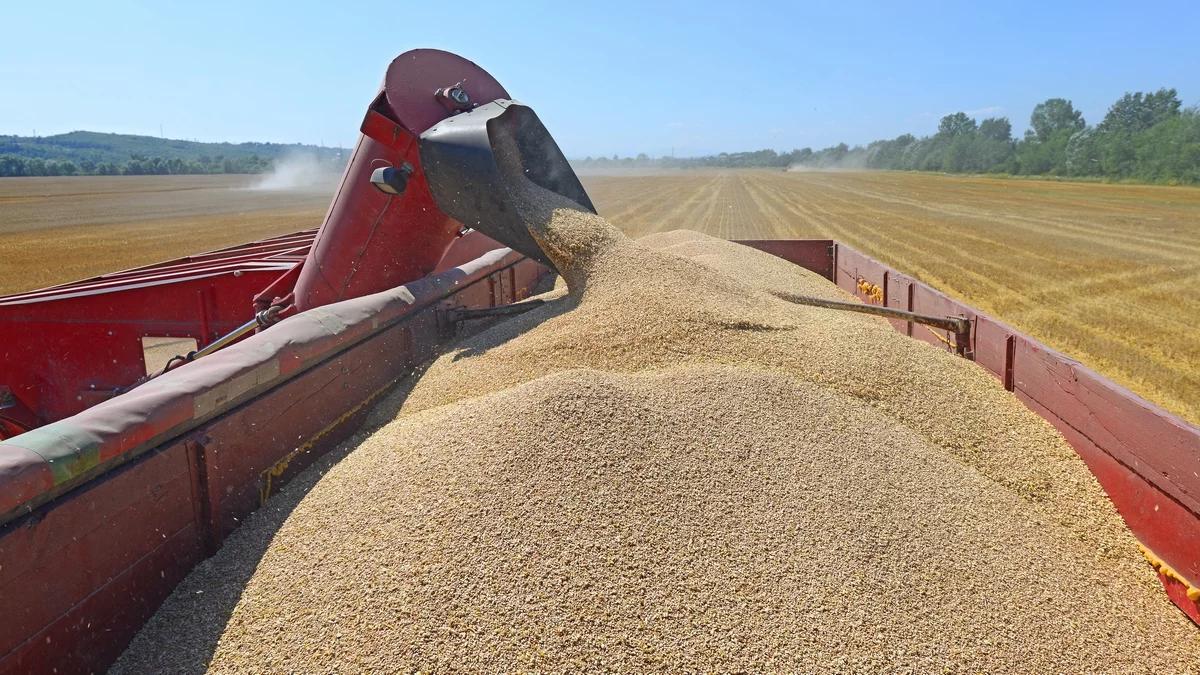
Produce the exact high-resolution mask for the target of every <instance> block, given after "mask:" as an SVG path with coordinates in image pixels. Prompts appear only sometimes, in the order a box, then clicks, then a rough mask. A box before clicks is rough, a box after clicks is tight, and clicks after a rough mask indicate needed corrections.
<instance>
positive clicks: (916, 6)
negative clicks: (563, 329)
mask: <svg viewBox="0 0 1200 675" xmlns="http://www.w3.org/2000/svg"><path fill="white" fill-rule="evenodd" d="M414 47H438V48H442V49H448V50H451V51H455V52H458V53H460V54H462V55H464V56H466V57H467V58H470V59H472V60H473V61H475V62H477V63H479V64H480V65H481V66H483V67H484V68H485V69H487V70H488V71H490V72H491V73H492V74H493V75H494V76H496V78H497V79H499V80H500V81H501V82H502V83H503V84H504V85H505V87H506V88H507V89H508V90H509V92H510V93H512V94H513V95H514V96H515V97H516V98H518V99H520V100H522V101H524V102H526V103H529V104H531V105H533V106H534V108H535V109H537V111H538V113H539V115H540V116H541V117H542V119H543V120H544V121H545V122H546V125H547V126H548V127H549V128H550V130H551V132H552V133H553V134H554V135H555V137H556V138H557V139H558V141H559V144H560V145H561V146H562V147H563V149H564V150H565V151H566V152H567V154H568V155H569V156H572V157H582V156H584V155H596V154H612V153H620V154H623V155H624V154H634V153H637V152H646V153H649V154H652V155H659V154H667V153H669V152H671V151H672V149H673V150H674V152H675V153H676V154H677V155H695V154H704V153H711V152H720V151H736V150H749V149H758V148H764V147H770V148H775V149H778V150H787V149H791V148H797V147H804V146H812V147H823V146H826V145H831V144H834V143H837V142H840V141H846V142H849V143H851V144H853V143H863V142H867V141H870V140H873V139H876V138H883V137H893V136H896V135H898V134H901V133H905V132H912V133H917V134H927V133H930V132H931V131H933V130H934V129H935V128H936V125H937V120H938V118H939V117H940V116H941V115H944V114H946V113H950V112H954V111H958V110H964V111H967V112H969V113H971V114H973V115H976V116H979V117H985V116H990V115H1004V116H1007V117H1009V118H1010V119H1011V120H1012V121H1013V124H1014V127H1015V129H1016V131H1017V132H1018V133H1019V132H1020V131H1022V130H1023V129H1024V128H1025V126H1026V123H1027V121H1028V118H1029V112H1030V110H1031V109H1032V108H1033V106H1034V104H1036V103H1037V102H1038V101H1041V100H1043V99H1046V98H1049V97H1053V96H1062V97H1065V98H1069V99H1072V100H1073V101H1074V102H1075V104H1076V106H1077V107H1079V108H1080V109H1081V110H1082V111H1083V112H1084V115H1085V117H1086V118H1087V119H1088V121H1089V122H1095V121H1098V120H1099V119H1100V118H1101V117H1103V115H1104V112H1105V110H1106V109H1107V107H1108V105H1109V104H1110V103H1111V102H1112V101H1113V100H1114V99H1116V98H1117V97H1118V96H1120V95H1121V94H1122V93H1123V92H1125V91H1129V90H1148V89H1156V88H1158V87H1162V86H1173V87H1176V88H1177V89H1178V90H1179V92H1180V96H1181V97H1182V98H1183V100H1184V103H1185V104H1186V105H1195V104H1197V103H1200V2H1196V1H1195V0H1192V1H1191V2H1158V3H1132V2H1112V3H1110V2H1045V1H1043V2H1028V3H1027V2H991V3H984V2H962V3H949V2H946V3H940V2H939V3H921V2H907V3H899V2H897V3H887V2H855V1H853V0H845V1H842V2H833V3H775V2H747V1H742V2H720V3H713V4H711V5H710V4H706V3H702V2H698V1H696V0H693V1H691V2H649V1H646V2H631V3H625V2H617V1H615V0H609V1H605V2H598V3H591V2H579V1H566V2H564V1H562V0H560V1H558V2H519V1H516V0H505V1H492V2H486V3H472V2H456V3H450V2H445V0H431V1H427V2H407V1H403V0H392V1H391V2H379V1H378V0H375V1H374V2H336V3H334V2H329V3H320V2H306V1H304V0H292V1H290V2H252V1H250V0H246V1H245V2H241V3H237V2H220V1H213V2H188V3H182V2H171V1H170V0H157V1H156V2H121V1H119V0H111V1H106V2H74V1H66V2H64V1H59V2H36V3H35V2H18V1H17V0H12V1H10V2H5V3H3V4H2V5H0V133H7V134H21V135H28V134H30V133H31V132H32V131H33V130H34V129H36V130H37V133H38V134H39V135H49V134H53V133H61V132H65V131H70V130H73V129H89V130H96V131H113V132H121V133H140V134H150V135H157V134H158V133H159V128H160V125H161V127H162V130H163V132H164V134H165V135H166V136H168V137H172V138H195V139H198V140H204V141H220V140H230V141H235V142H238V141H276V142H305V143H324V144H326V145H350V144H352V143H353V142H354V141H355V139H356V137H357V125H358V124H359V122H360V121H361V119H362V115H363V111H364V110H365V108H366V105H367V103H368V102H369V101H370V99H371V97H372V95H373V94H374V93H375V91H376V87H377V86H378V83H379V81H380V79H381V77H382V75H383V72H384V69H385V67H386V66H387V63H388V62H389V61H390V60H391V59H392V58H393V57H394V56H395V55H396V54H398V53H400V52H402V51H404V50H407V49H411V48H414Z"/></svg>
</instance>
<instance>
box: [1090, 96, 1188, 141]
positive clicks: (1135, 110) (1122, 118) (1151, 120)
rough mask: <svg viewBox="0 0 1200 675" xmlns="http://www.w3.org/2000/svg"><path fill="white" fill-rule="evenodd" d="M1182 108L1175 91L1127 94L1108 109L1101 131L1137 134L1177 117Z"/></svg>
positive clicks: (1101, 124)
mask: <svg viewBox="0 0 1200 675" xmlns="http://www.w3.org/2000/svg"><path fill="white" fill-rule="evenodd" d="M1182 106H1183V103H1182V102H1181V101H1180V100H1179V95H1178V94H1177V93H1176V92H1175V90H1174V89H1159V90H1158V91H1156V92H1154V93H1152V94H1143V93H1142V92H1140V91H1139V92H1136V93H1132V94H1131V93H1128V92H1127V93H1126V94H1125V95H1124V96H1122V97H1121V98H1119V99H1117V102H1116V103H1114V104H1112V107H1110V108H1109V109H1108V114H1107V115H1105V116H1104V121H1103V122H1101V123H1100V130H1101V131H1105V132H1125V133H1133V134H1135V133H1138V132H1141V131H1145V130H1147V129H1149V128H1150V127H1152V126H1154V125H1156V124H1158V123H1160V122H1165V121H1166V120H1168V119H1170V118H1172V117H1175V116H1176V115H1178V114H1179V110H1180V108H1181V107H1182Z"/></svg>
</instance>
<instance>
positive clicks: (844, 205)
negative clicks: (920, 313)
mask: <svg viewBox="0 0 1200 675" xmlns="http://www.w3.org/2000/svg"><path fill="white" fill-rule="evenodd" d="M584 182H585V184H586V185H587V187H588V190H589V192H590V193H591V196H592V199H593V201H594V202H595V204H596V206H597V208H598V209H599V210H600V212H601V213H602V214H604V215H605V217H607V218H608V219H609V220H610V221H612V222H613V223H614V224H616V225H617V226H618V227H621V228H622V229H623V230H625V231H626V232H629V233H631V234H646V233H650V232H660V231H665V230H672V229H676V228H681V227H686V228H690V229H695V230H699V231H702V232H705V233H707V234H711V235H713V236H717V237H722V238H727V239H779V238H821V239H825V238H828V239H837V240H840V241H842V242H845V243H846V244H849V245H850V246H853V247H854V248H857V249H858V250H860V251H862V252H863V253H866V254H868V255H870V256H873V257H875V258H877V259H879V260H881V261H883V262H885V263H887V264H889V265H892V266H893V267H895V268H896V269H899V270H901V271H904V272H907V273H909V274H912V275H914V276H916V277H918V278H920V279H921V280H923V281H925V282H927V283H930V284H931V285H933V286H934V287H936V288H939V289H940V290H943V291H945V292H947V293H949V294H950V295H952V296H955V297H957V298H959V299H962V300H965V301H966V302H968V303H969V304H971V305H973V306H974V307H976V308H978V309H980V310H982V311H984V312H987V313H988V314H991V315H993V316H995V317H997V318H999V319H1001V320H1003V321H1005V322H1007V323H1009V324H1011V325H1013V326H1014V327H1016V328H1018V329H1020V330H1022V331H1025V332H1027V333H1029V334H1031V335H1033V336H1034V337H1036V338H1038V339H1040V340H1042V341H1044V342H1046V343H1047V344H1049V345H1050V346H1052V347H1054V348H1056V349H1059V350H1061V351H1063V352H1065V353H1066V354H1069V355H1071V356H1073V357H1075V358H1077V359H1079V360H1081V361H1083V362H1084V363H1086V364H1088V365H1089V366H1091V367H1092V368H1095V369H1096V370H1098V371H1100V372H1101V373H1104V374H1105V375H1107V376H1108V377H1110V378H1112V379H1113V380H1115V381H1117V382H1119V383H1121V384H1123V385H1125V386H1127V387H1129V388H1130V389H1132V390H1133V391H1135V392H1137V393H1138V394H1140V395H1141V396H1143V397H1145V398H1146V399H1148V400H1150V401H1153V402H1155V403H1158V404H1159V405H1161V406H1163V407H1165V408H1167V409H1168V410H1171V411H1172V412H1174V413H1176V414H1179V415H1182V416H1183V417H1185V418H1188V419H1190V420H1191V421H1193V422H1200V330H1197V328H1196V320H1197V318H1200V293H1197V292H1196V291H1195V289H1196V288H1198V287H1200V189H1196V188H1171V187H1157V186H1140V185H1103V184H1094V183H1066V182H1063V183H1057V182H1051V181H1032V180H1028V181H1027V180H1005V179H995V178H981V177H961V176H940V175H929V174H910V173H892V172H877V173H868V172H825V173H822V172H807V173H784V172H765V171H753V172H752V171H745V172H720V173H718V172H711V173H675V174H659V175H647V176H637V177H632V176H592V177H585V180H584Z"/></svg>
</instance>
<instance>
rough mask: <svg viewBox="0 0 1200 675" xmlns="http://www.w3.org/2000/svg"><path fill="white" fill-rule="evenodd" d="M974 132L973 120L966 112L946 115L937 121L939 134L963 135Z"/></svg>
mask: <svg viewBox="0 0 1200 675" xmlns="http://www.w3.org/2000/svg"><path fill="white" fill-rule="evenodd" d="M973 133H975V120H974V118H971V117H968V116H967V114H966V113H962V112H956V113H954V114H953V115H946V116H945V117H943V118H942V119H941V121H940V122H938V135H939V136H963V135H966V134H973Z"/></svg>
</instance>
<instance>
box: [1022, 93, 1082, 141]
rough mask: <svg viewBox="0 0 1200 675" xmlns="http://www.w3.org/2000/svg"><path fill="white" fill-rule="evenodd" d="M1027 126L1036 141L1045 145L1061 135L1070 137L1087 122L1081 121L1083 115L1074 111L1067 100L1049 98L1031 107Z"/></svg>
mask: <svg viewBox="0 0 1200 675" xmlns="http://www.w3.org/2000/svg"><path fill="white" fill-rule="evenodd" d="M1029 126H1030V128H1032V129H1033V133H1034V135H1035V136H1036V137H1037V140H1039V141H1041V142H1043V143H1045V142H1047V141H1049V140H1051V139H1052V138H1054V137H1055V136H1056V135H1059V134H1062V133H1066V134H1067V135H1068V136H1070V134H1073V133H1075V132H1076V131H1082V130H1083V128H1084V127H1086V126H1087V122H1086V121H1084V119H1083V113H1081V112H1079V111H1078V110H1076V109H1075V106H1074V105H1072V104H1071V102H1070V101H1068V100H1067V99H1065V98H1049V99H1046V100H1045V101H1042V102H1041V103H1039V104H1037V105H1036V106H1034V107H1033V114H1031V115H1030V116H1029Z"/></svg>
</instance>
